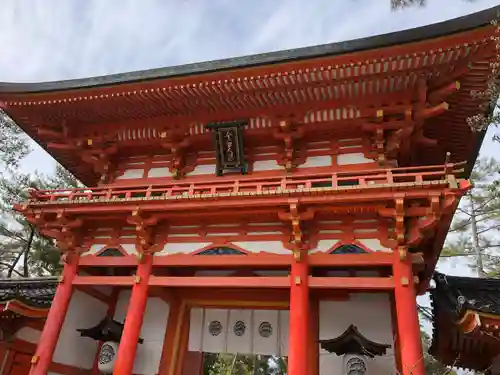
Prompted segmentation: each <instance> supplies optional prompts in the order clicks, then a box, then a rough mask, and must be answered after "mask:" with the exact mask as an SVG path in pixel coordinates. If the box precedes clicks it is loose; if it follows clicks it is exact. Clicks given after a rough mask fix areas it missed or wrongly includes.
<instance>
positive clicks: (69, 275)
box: [30, 254, 78, 375]
mask: <svg viewBox="0 0 500 375" xmlns="http://www.w3.org/2000/svg"><path fill="white" fill-rule="evenodd" d="M77 266H78V256H76V255H74V254H70V255H68V257H67V258H66V264H65V265H64V269H63V273H62V278H61V282H60V284H59V286H58V287H57V290H56V294H55V296H54V300H53V301H52V305H51V307H50V311H49V314H48V316H47V320H46V321H45V325H44V327H43V331H42V335H41V336H40V340H39V341H38V345H37V348H36V352H35V355H34V356H33V359H32V363H33V364H32V366H31V370H30V375H46V374H47V372H48V371H49V366H50V365H51V363H52V356H53V355H54V351H55V350H56V346H57V340H58V339H59V334H60V333H61V328H62V325H63V323H64V319H65V317H66V312H67V311H68V306H69V302H70V300H71V295H72V292H73V280H74V278H75V276H76V272H77V268H78V267H77Z"/></svg>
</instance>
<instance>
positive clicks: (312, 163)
mask: <svg viewBox="0 0 500 375" xmlns="http://www.w3.org/2000/svg"><path fill="white" fill-rule="evenodd" d="M331 165H332V157H331V156H330V155H321V156H309V157H308V158H307V159H306V161H305V163H304V164H301V165H299V167H298V168H299V169H300V168H313V167H329V166H331Z"/></svg>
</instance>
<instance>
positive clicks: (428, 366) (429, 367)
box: [420, 330, 456, 375]
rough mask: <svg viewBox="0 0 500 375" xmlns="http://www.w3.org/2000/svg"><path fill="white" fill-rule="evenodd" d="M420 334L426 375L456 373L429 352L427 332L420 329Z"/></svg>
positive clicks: (429, 344) (429, 340) (429, 341)
mask: <svg viewBox="0 0 500 375" xmlns="http://www.w3.org/2000/svg"><path fill="white" fill-rule="evenodd" d="M420 336H421V338H422V347H423V350H424V362H425V373H426V374H427V375H456V372H455V371H454V370H452V369H450V368H448V367H446V366H445V365H443V364H442V363H441V362H439V361H437V360H436V359H434V357H433V356H432V355H430V354H429V348H430V346H431V337H430V336H429V334H428V333H427V332H425V331H424V330H420Z"/></svg>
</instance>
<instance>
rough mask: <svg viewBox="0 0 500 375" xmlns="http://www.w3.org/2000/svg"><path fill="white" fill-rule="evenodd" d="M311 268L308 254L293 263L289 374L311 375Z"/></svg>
mask: <svg viewBox="0 0 500 375" xmlns="http://www.w3.org/2000/svg"><path fill="white" fill-rule="evenodd" d="M308 277H309V268H308V265H307V255H306V254H304V255H302V259H301V260H300V261H295V262H293V263H292V272H291V280H290V283H291V286H290V336H289V349H288V374H289V375H309V374H308V357H309V350H308V346H309V338H308V331H309V330H308V328H309V286H308Z"/></svg>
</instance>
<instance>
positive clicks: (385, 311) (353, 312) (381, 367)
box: [319, 293, 396, 375]
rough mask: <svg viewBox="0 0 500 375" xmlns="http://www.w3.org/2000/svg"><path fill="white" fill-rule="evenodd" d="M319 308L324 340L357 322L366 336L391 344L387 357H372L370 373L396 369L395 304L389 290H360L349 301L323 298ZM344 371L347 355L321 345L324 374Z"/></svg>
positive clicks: (322, 374)
mask: <svg viewBox="0 0 500 375" xmlns="http://www.w3.org/2000/svg"><path fill="white" fill-rule="evenodd" d="M319 312H320V319H319V329H320V340H327V339H333V338H336V337H338V336H340V335H341V334H342V333H343V332H344V331H345V330H346V329H347V328H348V327H349V326H350V325H351V324H354V325H355V326H356V327H358V329H359V331H360V333H361V334H362V335H364V336H365V337H366V338H368V339H370V340H372V341H375V342H378V343H381V344H389V345H391V348H390V349H388V350H387V354H386V355H385V356H384V357H377V358H375V359H374V360H372V361H368V365H369V368H368V371H367V373H369V374H370V375H387V374H392V373H395V372H396V370H395V361H394V343H393V335H392V322H391V306H390V299H389V296H388V295H387V294H364V293H358V294H351V295H350V299H349V300H346V301H320V305H319ZM343 372H344V369H343V356H337V355H335V354H330V353H328V352H326V351H324V350H321V349H320V375H330V374H341V373H343Z"/></svg>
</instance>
